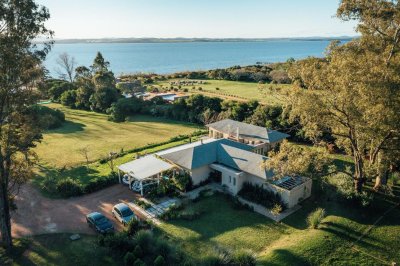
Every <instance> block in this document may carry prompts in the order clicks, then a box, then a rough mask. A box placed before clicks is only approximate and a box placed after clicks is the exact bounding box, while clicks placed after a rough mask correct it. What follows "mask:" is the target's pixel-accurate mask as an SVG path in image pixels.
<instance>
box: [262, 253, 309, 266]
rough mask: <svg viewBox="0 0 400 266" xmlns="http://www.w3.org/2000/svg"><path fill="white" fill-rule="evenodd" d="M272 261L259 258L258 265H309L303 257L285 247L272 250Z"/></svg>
mask: <svg viewBox="0 0 400 266" xmlns="http://www.w3.org/2000/svg"><path fill="white" fill-rule="evenodd" d="M272 257H273V260H272V261H264V260H262V259H261V260H260V265H269V266H278V265H297V266H303V265H304V266H305V265H311V264H310V263H309V262H308V261H306V260H305V259H304V258H302V257H300V256H298V255H296V254H293V253H292V252H290V251H288V250H285V249H276V250H274V251H273V252H272Z"/></svg>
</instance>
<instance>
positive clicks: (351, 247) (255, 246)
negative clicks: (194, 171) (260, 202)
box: [160, 191, 400, 265]
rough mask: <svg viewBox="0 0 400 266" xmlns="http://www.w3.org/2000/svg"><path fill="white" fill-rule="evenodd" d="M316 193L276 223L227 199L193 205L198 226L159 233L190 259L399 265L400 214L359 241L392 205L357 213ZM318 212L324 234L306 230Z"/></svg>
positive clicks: (173, 224) (177, 224) (178, 224)
mask: <svg viewBox="0 0 400 266" xmlns="http://www.w3.org/2000/svg"><path fill="white" fill-rule="evenodd" d="M320 195H323V194H322V193H320V192H318V191H314V196H313V197H312V198H311V199H308V200H307V201H305V202H304V203H303V207H302V208H301V209H300V210H299V211H297V212H296V213H294V214H292V215H290V216H289V217H288V218H286V219H284V220H283V221H282V222H281V223H275V222H273V221H271V220H269V219H267V218H265V217H263V216H261V215H258V214H255V213H253V212H250V211H247V210H236V209H234V208H233V206H232V203H231V202H230V201H229V200H227V199H226V198H225V197H223V196H219V195H217V196H212V197H210V198H206V199H202V200H201V201H199V202H197V203H193V206H191V208H194V209H195V210H199V211H201V212H202V214H201V216H200V217H199V218H198V219H196V220H194V221H185V220H173V221H169V222H167V223H164V224H162V225H160V230H161V231H162V232H164V233H165V234H167V235H168V236H169V237H171V238H172V239H174V240H176V241H177V243H178V244H180V245H181V246H182V248H183V249H185V250H186V251H187V254H189V255H190V256H192V257H193V258H201V257H203V256H206V255H208V254H213V253H214V254H215V251H216V250H219V249H226V250H231V251H232V250H235V249H239V250H240V249H244V250H250V251H252V252H253V253H254V254H256V255H257V258H258V262H259V264H260V265H385V264H390V263H391V262H392V261H397V262H399V261H400V253H399V252H398V248H399V247H400V222H399V220H398V217H400V210H399V208H397V209H394V210H393V211H392V212H390V213H389V214H388V215H387V216H386V217H385V218H384V219H383V220H381V221H380V223H378V225H377V227H375V228H374V229H372V230H371V232H370V233H369V234H367V235H366V236H365V237H364V238H362V240H360V241H357V239H358V237H359V236H361V235H362V234H363V233H364V232H365V231H366V230H367V229H368V228H369V227H370V226H371V225H372V224H373V223H374V222H375V221H376V220H377V219H378V218H379V216H381V215H382V214H383V213H384V212H385V210H387V209H388V208H389V207H390V206H392V205H391V204H389V203H387V202H384V201H380V200H379V199H377V201H380V202H379V203H377V204H375V207H373V208H370V209H357V208H354V207H351V206H347V205H346V203H340V202H337V201H336V200H335V199H334V198H330V196H327V195H324V196H320ZM317 207H322V208H325V210H326V213H327V217H326V218H325V219H324V221H323V224H322V226H321V228H320V229H308V228H307V224H306V217H307V215H308V214H309V213H310V212H312V211H313V210H315V209H316V208H317Z"/></svg>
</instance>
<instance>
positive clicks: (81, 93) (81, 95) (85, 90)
mask: <svg viewBox="0 0 400 266" xmlns="http://www.w3.org/2000/svg"><path fill="white" fill-rule="evenodd" d="M93 93H94V88H93V87H91V86H83V87H79V88H78V89H77V90H76V100H75V106H76V108H78V109H84V110H90V97H91V96H92V94H93Z"/></svg>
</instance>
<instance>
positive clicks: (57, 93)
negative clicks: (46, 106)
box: [48, 81, 74, 102]
mask: <svg viewBox="0 0 400 266" xmlns="http://www.w3.org/2000/svg"><path fill="white" fill-rule="evenodd" d="M52 84H53V85H52V86H51V88H50V89H49V91H48V95H49V96H50V99H51V100H52V101H54V102H60V99H61V95H62V94H63V93H64V92H66V91H68V90H73V89H74V85H73V84H72V83H70V82H67V81H61V82H53V83H52Z"/></svg>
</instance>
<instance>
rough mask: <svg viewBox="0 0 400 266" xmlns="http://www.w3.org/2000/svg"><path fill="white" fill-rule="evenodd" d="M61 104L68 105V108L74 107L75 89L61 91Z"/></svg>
mask: <svg viewBox="0 0 400 266" xmlns="http://www.w3.org/2000/svg"><path fill="white" fill-rule="evenodd" d="M60 101H61V104H62V105H65V106H68V107H70V108H75V106H76V105H75V102H76V90H69V91H65V92H63V94H62V95H61V98H60Z"/></svg>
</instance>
